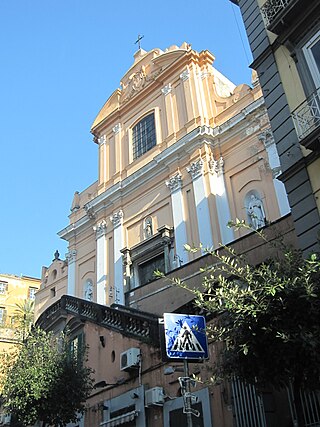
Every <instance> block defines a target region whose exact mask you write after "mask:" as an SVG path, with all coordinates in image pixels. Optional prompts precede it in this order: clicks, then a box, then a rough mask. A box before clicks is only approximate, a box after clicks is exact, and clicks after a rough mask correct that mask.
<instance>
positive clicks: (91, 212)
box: [84, 203, 96, 219]
mask: <svg viewBox="0 0 320 427" xmlns="http://www.w3.org/2000/svg"><path fill="white" fill-rule="evenodd" d="M84 208H85V210H86V214H87V216H88V218H89V219H95V217H96V213H95V212H94V209H93V206H91V205H90V204H89V203H87V204H86V205H85V206H84Z"/></svg>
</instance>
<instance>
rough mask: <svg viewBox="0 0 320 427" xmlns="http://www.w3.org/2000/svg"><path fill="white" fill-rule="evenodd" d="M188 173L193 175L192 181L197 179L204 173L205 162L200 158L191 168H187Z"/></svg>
mask: <svg viewBox="0 0 320 427" xmlns="http://www.w3.org/2000/svg"><path fill="white" fill-rule="evenodd" d="M187 172H188V173H189V174H190V175H191V178H192V179H196V178H198V177H199V176H201V175H202V173H203V160H202V159H201V158H200V159H199V160H197V161H196V162H192V163H191V164H190V166H189V167H187Z"/></svg>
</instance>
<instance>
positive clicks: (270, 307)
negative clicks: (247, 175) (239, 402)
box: [174, 221, 320, 426]
mask: <svg viewBox="0 0 320 427" xmlns="http://www.w3.org/2000/svg"><path fill="white" fill-rule="evenodd" d="M233 226H234V227H236V228H242V227H245V228H249V226H247V225H246V224H245V223H244V222H243V221H236V223H234V224H233ZM256 233H257V234H258V235H259V236H260V238H262V239H264V240H265V243H266V245H270V244H271V243H270V242H268V241H267V239H266V238H265V236H264V234H263V233H262V232H260V231H257V232H256ZM276 244H277V245H278V248H277V249H278V251H277V253H278V255H277V256H275V257H273V258H271V259H268V260H266V261H265V262H263V263H262V264H260V265H251V264H250V263H249V262H248V261H247V259H246V257H245V256H241V255H238V254H237V253H235V251H234V250H232V249H231V248H230V247H227V246H225V247H223V248H222V250H219V251H210V250H208V251H207V252H209V253H210V254H211V255H212V257H213V262H212V264H210V265H209V266H208V267H206V268H204V269H202V270H201V272H202V274H203V275H204V276H203V277H204V278H203V281H202V285H203V286H202V288H201V289H189V290H190V292H193V294H194V297H195V304H196V306H198V307H200V308H201V309H202V310H204V311H205V312H207V313H208V314H209V315H211V317H212V318H213V320H212V322H210V325H209V328H208V334H209V336H210V338H211V339H212V340H214V341H215V342H217V343H221V344H222V345H221V344H220V345H221V357H220V359H219V362H218V363H216V364H215V365H214V367H213V379H218V378H225V379H228V378H232V377H234V376H237V377H239V378H240V379H243V380H245V381H247V382H251V383H255V384H257V382H258V383H263V384H270V385H272V386H274V387H275V388H282V387H284V386H293V390H294V400H295V404H296V408H297V413H298V421H299V426H303V425H304V421H303V416H302V411H301V402H300V390H301V389H306V390H316V389H319V383H320V381H319V380H320V328H319V325H320V258H319V254H316V253H313V254H310V256H309V257H308V258H306V259H304V258H303V257H302V256H301V254H300V252H299V251H297V250H294V249H290V248H288V247H286V246H285V245H284V244H283V243H282V242H281V241H277V243H276ZM273 245H274V243H273ZM186 249H187V250H189V251H196V250H197V249H195V248H191V247H189V246H186ZM174 283H175V284H176V285H178V286H182V287H185V288H187V289H188V287H187V286H186V285H185V284H184V283H183V282H181V281H180V280H179V279H174Z"/></svg>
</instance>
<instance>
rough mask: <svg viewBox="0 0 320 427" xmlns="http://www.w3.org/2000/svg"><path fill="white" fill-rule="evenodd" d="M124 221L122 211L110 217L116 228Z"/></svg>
mask: <svg viewBox="0 0 320 427" xmlns="http://www.w3.org/2000/svg"><path fill="white" fill-rule="evenodd" d="M122 219H123V211H122V210H121V209H120V210H119V211H118V212H116V213H114V214H113V215H112V216H110V221H111V222H112V224H113V226H114V227H117V226H118V225H120V224H121V223H122Z"/></svg>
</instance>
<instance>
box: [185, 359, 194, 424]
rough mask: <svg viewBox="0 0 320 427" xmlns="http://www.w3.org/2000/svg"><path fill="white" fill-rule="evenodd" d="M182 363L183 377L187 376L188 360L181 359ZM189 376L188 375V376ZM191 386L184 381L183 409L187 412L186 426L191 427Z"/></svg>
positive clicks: (188, 382)
mask: <svg viewBox="0 0 320 427" xmlns="http://www.w3.org/2000/svg"><path fill="white" fill-rule="evenodd" d="M183 365H184V376H185V378H187V377H189V366H188V360H187V359H184V361H183ZM189 378H190V377H189ZM190 394H191V388H190V381H187V382H186V389H185V402H186V406H185V411H186V413H187V427H192V424H193V423H192V413H191V410H192V408H191V396H190Z"/></svg>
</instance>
